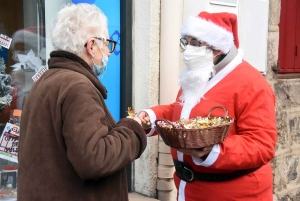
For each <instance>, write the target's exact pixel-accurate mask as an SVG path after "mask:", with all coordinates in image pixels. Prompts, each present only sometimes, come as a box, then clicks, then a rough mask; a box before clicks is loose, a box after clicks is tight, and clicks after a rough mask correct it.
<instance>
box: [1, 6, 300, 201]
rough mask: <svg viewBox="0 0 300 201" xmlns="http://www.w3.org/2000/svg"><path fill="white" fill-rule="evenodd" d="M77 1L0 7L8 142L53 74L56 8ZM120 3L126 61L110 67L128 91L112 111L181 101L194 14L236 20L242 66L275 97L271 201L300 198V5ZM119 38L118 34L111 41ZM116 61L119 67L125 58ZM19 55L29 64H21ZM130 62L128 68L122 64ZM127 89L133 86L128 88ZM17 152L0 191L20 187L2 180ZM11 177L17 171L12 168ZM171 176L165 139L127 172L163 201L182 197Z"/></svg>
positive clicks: (133, 186)
mask: <svg viewBox="0 0 300 201" xmlns="http://www.w3.org/2000/svg"><path fill="white" fill-rule="evenodd" d="M70 2H71V1H70V0H55V1H43V0H35V1H29V0H9V1H4V2H2V6H0V34H1V35H0V37H1V38H0V39H1V40H2V41H4V42H2V43H1V46H0V47H1V48H0V71H1V74H0V75H1V79H2V80H3V82H2V83H5V84H4V85H3V84H2V85H1V87H2V88H3V89H5V90H3V91H0V94H1V97H0V100H1V101H0V109H1V115H0V127H1V129H2V130H1V133H2V136H3V134H4V133H5V132H3V131H5V128H7V126H8V124H7V123H11V124H13V125H18V118H19V116H20V111H21V110H22V104H23V98H24V97H25V96H26V94H27V93H29V91H30V88H31V86H32V84H33V82H34V80H33V79H32V76H33V75H35V74H36V73H37V72H38V71H39V70H40V69H41V67H43V66H45V67H46V66H47V59H48V58H49V53H50V51H51V50H52V45H51V42H50V41H49V37H48V36H49V34H50V24H51V22H52V20H53V17H54V16H55V14H56V13H57V12H58V10H59V9H60V8H61V7H62V6H63V5H64V4H66V3H70ZM74 2H75V1H74ZM76 2H77V1H76ZM81 2H87V3H95V4H97V5H98V4H99V5H100V6H99V7H100V8H101V1H81ZM110 2H115V1H110ZM118 2H119V3H118V4H117V3H114V4H113V5H110V6H107V7H105V8H106V9H107V8H109V9H112V10H113V8H116V7H117V5H118V9H119V11H118V10H116V9H114V13H116V12H119V13H120V15H119V16H120V21H119V22H117V23H120V27H121V31H120V29H119V33H116V32H115V30H117V28H116V29H114V30H112V31H110V33H111V37H116V36H118V37H119V38H120V37H121V41H123V43H121V44H123V46H122V45H121V47H122V48H123V49H122V48H120V47H119V49H117V50H119V51H121V53H120V54H121V63H120V59H119V63H116V64H115V65H113V66H117V68H118V69H120V67H121V70H118V72H119V74H118V75H116V76H119V77H120V79H119V81H120V82H119V83H118V85H121V86H117V87H120V91H119V94H118V95H116V96H115V99H117V100H118V101H119V102H117V103H111V104H112V107H113V108H118V110H119V111H116V116H115V118H116V119H118V118H120V117H123V116H124V115H125V109H124V108H126V106H130V105H132V106H134V107H135V109H136V110H142V109H144V108H148V107H151V106H154V105H158V104H168V103H171V102H173V100H175V97H176V95H177V90H178V89H179V85H178V77H179V75H180V72H181V71H182V69H183V68H184V64H183V62H182V60H181V51H180V48H179V39H180V28H181V26H182V24H183V22H184V20H185V19H186V18H187V17H188V16H190V15H192V16H195V15H197V14H198V13H199V12H200V11H204V10H206V11H210V12H219V11H220V12H221V11H227V12H233V13H236V14H237V15H238V19H239V35H240V41H241V49H242V50H243V51H244V59H245V60H247V61H249V62H250V63H251V64H252V65H253V66H255V67H257V69H258V70H259V71H261V73H262V74H264V76H265V78H266V79H267V81H268V82H269V84H270V85H271V87H272V88H273V90H274V92H275V94H276V97H277V105H276V114H277V128H278V140H277V146H276V156H275V158H274V159H273V160H272V162H271V164H272V167H273V174H274V182H273V183H274V191H273V192H274V193H273V195H274V196H273V197H274V201H287V200H291V201H296V200H300V176H299V172H300V165H299V157H300V93H299V85H300V60H299V58H300V53H298V51H300V50H298V46H300V38H299V36H300V28H299V25H300V0H268V1H261V0H215V1H212V0H204V1H197V0H175V1H174V0H126V1H121V0H120V1H118ZM103 7H104V5H103ZM122 31H123V32H122ZM114 33H116V34H115V35H113V34H114ZM120 33H121V36H120ZM114 40H116V39H115V38H114ZM8 43H9V47H7V45H8ZM119 45H120V44H119ZM124 46H126V48H124ZM117 48H118V47H117ZM122 51H123V53H122ZM291 55H292V56H291ZM114 56H115V57H116V59H117V57H118V55H114ZM21 57H22V58H24V59H25V60H24V59H23V60H22V59H20V58H21ZM122 59H123V60H122ZM125 60H126V61H130V62H126V64H125V63H124V62H123V63H122V61H125ZM122 69H123V70H122ZM124 69H125V70H124ZM110 76H115V75H110ZM105 82H106V81H105V80H104V83H105ZM107 84H108V85H109V84H110V83H109V82H107ZM123 85H126V86H128V85H130V87H125V88H124V87H122V86H123ZM112 87H116V86H112ZM113 89H114V88H113ZM122 103H123V105H122ZM108 104H110V103H108ZM115 105H117V107H114V106H115ZM122 111H123V112H122ZM16 134H18V133H17V132H16ZM0 141H1V139H0ZM1 142H2V141H1ZM1 142H0V147H1ZM13 145H14V146H13ZM10 146H11V147H4V148H2V150H1V148H0V156H2V157H0V171H1V176H2V177H1V183H0V185H1V186H2V187H3V188H5V187H7V184H12V187H13V188H15V187H17V186H16V179H17V178H16V175H14V174H6V173H5V170H7V168H15V167H17V161H16V160H15V158H14V155H13V154H12V153H11V152H17V151H16V150H15V148H16V147H17V146H16V144H12V143H11V144H10ZM8 148H9V149H8ZM1 153H4V154H2V155H1ZM7 154H10V155H9V156H7ZM14 154H16V153H14ZM14 171H16V170H15V169H13V172H14ZM6 172H7V171H6ZM173 172H174V167H173V161H172V158H171V156H170V149H169V147H167V146H166V145H165V144H164V143H163V141H162V140H161V139H160V138H159V136H154V137H150V138H148V147H147V149H146V151H145V152H144V154H143V155H142V156H141V158H140V159H138V160H136V161H135V162H134V163H133V164H132V165H130V166H129V167H128V176H129V177H128V179H129V184H130V189H129V191H136V192H138V193H141V194H144V195H146V196H148V197H156V198H158V199H159V200H161V201H169V200H170V201H173V200H175V199H176V189H175V187H174V184H173V179H172V177H173ZM9 178H10V179H9ZM11 179H13V180H14V181H15V183H14V182H12V181H11ZM9 187H10V186H9Z"/></svg>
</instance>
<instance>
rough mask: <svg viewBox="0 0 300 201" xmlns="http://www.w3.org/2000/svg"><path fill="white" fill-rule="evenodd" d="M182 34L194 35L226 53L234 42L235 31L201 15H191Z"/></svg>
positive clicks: (182, 29) (184, 25)
mask: <svg viewBox="0 0 300 201" xmlns="http://www.w3.org/2000/svg"><path fill="white" fill-rule="evenodd" d="M181 36H182V37H183V36H193V37H195V38H197V39H198V40H201V41H204V42H206V43H207V44H209V45H212V46H213V48H214V49H217V50H221V51H222V52H223V53H225V54H227V53H228V52H229V50H230V49H231V48H232V46H233V44H234V41H233V40H234V38H233V33H231V32H229V31H227V30H226V29H225V28H223V27H221V26H219V25H217V24H215V23H213V22H212V21H207V20H205V19H203V18H200V17H189V18H188V19H187V20H186V21H185V23H184V24H183V26H182V28H181Z"/></svg>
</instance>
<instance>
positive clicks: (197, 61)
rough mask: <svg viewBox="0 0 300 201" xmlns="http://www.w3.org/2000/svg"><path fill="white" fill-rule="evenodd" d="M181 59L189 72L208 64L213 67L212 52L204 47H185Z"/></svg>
mask: <svg viewBox="0 0 300 201" xmlns="http://www.w3.org/2000/svg"><path fill="white" fill-rule="evenodd" d="M182 59H183V61H184V63H185V65H186V67H187V68H188V69H190V70H193V69H197V68H201V67H203V66H206V64H208V63H212V65H213V53H212V51H207V50H206V46H202V47H195V46H191V45H187V46H186V49H185V50H184V52H183V53H182Z"/></svg>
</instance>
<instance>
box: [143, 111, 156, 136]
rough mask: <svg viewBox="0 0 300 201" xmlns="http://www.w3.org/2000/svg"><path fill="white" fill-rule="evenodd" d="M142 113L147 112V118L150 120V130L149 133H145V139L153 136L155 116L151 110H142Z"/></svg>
mask: <svg viewBox="0 0 300 201" xmlns="http://www.w3.org/2000/svg"><path fill="white" fill-rule="evenodd" d="M143 111H145V112H147V113H148V115H149V118H150V122H151V130H150V132H149V133H147V135H146V136H147V137H150V136H151V135H153V133H154V132H155V124H154V122H155V120H156V115H155V113H154V112H153V110H151V109H146V110H143Z"/></svg>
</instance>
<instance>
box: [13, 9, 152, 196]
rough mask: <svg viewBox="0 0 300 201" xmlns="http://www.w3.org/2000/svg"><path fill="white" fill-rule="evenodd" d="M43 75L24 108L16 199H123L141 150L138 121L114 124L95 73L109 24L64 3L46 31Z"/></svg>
mask: <svg viewBox="0 0 300 201" xmlns="http://www.w3.org/2000/svg"><path fill="white" fill-rule="evenodd" d="M52 43H53V46H54V48H55V51H53V52H51V54H50V57H51V58H50V59H49V61H48V65H49V70H48V71H46V72H45V73H44V74H43V75H42V76H41V77H40V79H39V80H38V81H37V82H36V83H35V84H34V85H33V87H32V89H31V92H30V93H29V95H28V97H27V100H26V103H25V105H24V108H23V113H22V122H21V128H20V130H21V135H22V136H21V138H20V144H19V174H18V200H19V201H54V200H55V201H70V200H84V201H96V200H97V201H100V200H103V201H106V200H115V201H127V200H128V193H127V181H126V171H125V166H126V165H128V164H130V163H131V162H132V161H133V160H135V159H136V158H138V157H139V156H140V155H141V154H142V152H143V151H144V149H145V146H146V137H145V132H144V130H143V128H142V126H141V122H140V120H139V119H138V118H137V117H135V118H134V117H128V118H123V119H121V120H120V121H119V122H118V123H116V122H115V120H114V119H113V117H112V115H111V114H110V112H109V110H108V108H107V107H106V105H105V102H104V99H106V98H107V92H106V89H105V87H104V86H103V85H102V83H101V82H100V81H99V80H98V78H97V76H99V75H102V74H103V73H104V72H105V70H106V64H107V61H108V58H109V56H110V53H111V52H113V51H114V47H115V44H116V43H115V42H114V41H112V40H109V39H108V30H107V20H106V17H105V15H104V14H103V13H102V12H101V10H100V9H99V8H98V7H96V6H94V5H89V4H77V5H73V4H70V5H67V6H66V7H64V8H63V9H62V10H61V11H60V12H59V13H58V16H57V19H56V20H55V23H54V27H53V30H52Z"/></svg>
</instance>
